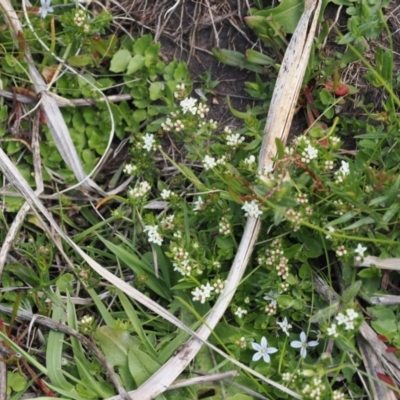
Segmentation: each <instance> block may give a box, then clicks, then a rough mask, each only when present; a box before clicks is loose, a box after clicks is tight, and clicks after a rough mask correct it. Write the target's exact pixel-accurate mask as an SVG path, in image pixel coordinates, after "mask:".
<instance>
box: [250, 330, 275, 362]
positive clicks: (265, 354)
mask: <svg viewBox="0 0 400 400" xmlns="http://www.w3.org/2000/svg"><path fill="white" fill-rule="evenodd" d="M251 346H252V347H253V349H254V350H256V353H255V354H254V356H253V359H252V360H253V361H258V360H260V359H261V358H263V359H264V361H265V362H266V363H269V362H270V361H271V357H270V356H269V355H270V354H273V353H276V352H277V351H278V349H277V348H275V347H268V342H267V339H266V338H265V336H263V337H262V339H261V343H260V344H258V343H252V344H251Z"/></svg>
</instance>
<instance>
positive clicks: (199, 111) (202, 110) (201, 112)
mask: <svg viewBox="0 0 400 400" xmlns="http://www.w3.org/2000/svg"><path fill="white" fill-rule="evenodd" d="M209 111H210V108H209V107H208V106H207V104H205V103H200V104H199V107H198V108H197V114H198V115H199V117H200V118H204V117H205V116H206V114H207V113H208V112H209Z"/></svg>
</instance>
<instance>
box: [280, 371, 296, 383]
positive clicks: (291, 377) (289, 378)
mask: <svg viewBox="0 0 400 400" xmlns="http://www.w3.org/2000/svg"><path fill="white" fill-rule="evenodd" d="M295 377H296V376H295V374H292V373H290V372H285V373H283V374H282V380H283V381H284V382H292V381H293V380H294V379H295Z"/></svg>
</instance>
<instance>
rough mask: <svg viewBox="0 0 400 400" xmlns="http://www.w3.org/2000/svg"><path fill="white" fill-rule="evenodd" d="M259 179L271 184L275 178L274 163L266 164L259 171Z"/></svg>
mask: <svg viewBox="0 0 400 400" xmlns="http://www.w3.org/2000/svg"><path fill="white" fill-rule="evenodd" d="M258 179H259V180H260V181H261V182H263V183H265V184H267V185H270V184H271V182H272V181H273V180H274V168H273V167H272V165H267V166H264V167H263V168H262V170H261V171H259V172H258Z"/></svg>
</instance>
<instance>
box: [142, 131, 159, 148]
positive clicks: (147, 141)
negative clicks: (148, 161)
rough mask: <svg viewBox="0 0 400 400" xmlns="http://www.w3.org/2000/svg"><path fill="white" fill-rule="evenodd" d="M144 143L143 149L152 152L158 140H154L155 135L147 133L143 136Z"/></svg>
mask: <svg viewBox="0 0 400 400" xmlns="http://www.w3.org/2000/svg"><path fill="white" fill-rule="evenodd" d="M143 142H144V146H143V148H144V149H146V150H147V151H151V150H152V149H153V146H154V143H155V142H156V140H155V139H154V135H151V134H150V133H146V134H145V135H144V136H143Z"/></svg>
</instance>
